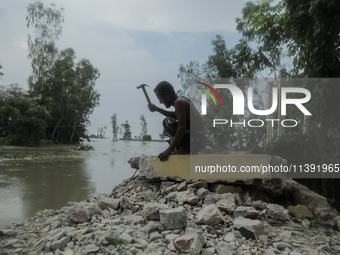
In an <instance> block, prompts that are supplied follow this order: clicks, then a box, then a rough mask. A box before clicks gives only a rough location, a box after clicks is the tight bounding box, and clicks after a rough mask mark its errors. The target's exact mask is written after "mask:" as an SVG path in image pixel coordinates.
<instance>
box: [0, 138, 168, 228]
mask: <svg viewBox="0 0 340 255" xmlns="http://www.w3.org/2000/svg"><path fill="white" fill-rule="evenodd" d="M87 144H89V145H91V146H93V147H94V148H95V150H91V151H88V152H76V151H73V150H71V147H72V146H71V145H52V146H43V147H17V146H0V229H2V228H4V227H5V226H6V225H10V224H11V223H13V222H18V221H23V220H25V219H27V218H28V217H30V216H32V215H34V214H35V213H36V212H38V211H40V210H44V209H59V208H61V207H62V206H64V205H66V204H67V202H69V201H72V202H78V201H82V200H85V199H87V198H90V197H91V196H93V195H95V194H96V193H107V194H109V193H110V192H111V190H112V188H113V187H114V186H115V185H117V184H119V183H121V182H122V181H123V180H124V179H126V178H129V177H131V176H132V175H133V174H134V172H135V169H132V168H131V167H130V165H129V164H128V163H127V160H128V159H129V158H130V157H134V156H140V155H142V154H145V155H158V154H159V153H160V152H161V151H163V150H164V149H166V147H167V144H166V143H163V142H139V141H118V142H114V141H111V139H95V141H93V142H90V143H87ZM6 155H7V156H11V158H10V159H9V158H6V157H5V156H6ZM13 156H15V157H16V159H13ZM22 157H23V158H22Z"/></svg>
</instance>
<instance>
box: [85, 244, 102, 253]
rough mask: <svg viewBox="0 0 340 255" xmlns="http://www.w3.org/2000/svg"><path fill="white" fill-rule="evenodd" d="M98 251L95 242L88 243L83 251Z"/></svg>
mask: <svg viewBox="0 0 340 255" xmlns="http://www.w3.org/2000/svg"><path fill="white" fill-rule="evenodd" d="M97 251H99V248H98V247H97V246H96V245H95V244H89V245H87V246H86V247H85V252H87V253H95V252H97Z"/></svg>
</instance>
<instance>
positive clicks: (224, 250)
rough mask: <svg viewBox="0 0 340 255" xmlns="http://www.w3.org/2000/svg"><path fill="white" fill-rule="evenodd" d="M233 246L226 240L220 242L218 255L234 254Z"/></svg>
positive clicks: (217, 248) (217, 249) (217, 250)
mask: <svg viewBox="0 0 340 255" xmlns="http://www.w3.org/2000/svg"><path fill="white" fill-rule="evenodd" d="M233 250H234V249H233V248H232V247H231V246H230V244H228V243H226V242H220V243H218V245H216V252H217V254H218V255H233Z"/></svg>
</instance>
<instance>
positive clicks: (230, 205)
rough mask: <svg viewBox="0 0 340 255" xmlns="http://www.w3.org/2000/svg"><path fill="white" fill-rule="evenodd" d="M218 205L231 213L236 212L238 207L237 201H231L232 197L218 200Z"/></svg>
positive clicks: (222, 210) (223, 210)
mask: <svg viewBox="0 0 340 255" xmlns="http://www.w3.org/2000/svg"><path fill="white" fill-rule="evenodd" d="M216 206H217V207H218V209H220V211H221V212H225V213H227V214H229V215H232V214H233V213H234V210H235V209H236V204H235V201H231V200H230V199H221V200H218V201H217V202H216Z"/></svg>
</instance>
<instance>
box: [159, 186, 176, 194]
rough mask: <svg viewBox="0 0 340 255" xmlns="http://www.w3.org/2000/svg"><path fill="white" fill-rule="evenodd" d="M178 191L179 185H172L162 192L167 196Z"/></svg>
mask: <svg viewBox="0 0 340 255" xmlns="http://www.w3.org/2000/svg"><path fill="white" fill-rule="evenodd" d="M176 190H177V184H174V185H171V186H170V187H167V188H165V189H164V192H162V193H163V194H165V195H168V194H169V193H171V192H174V191H176Z"/></svg>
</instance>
